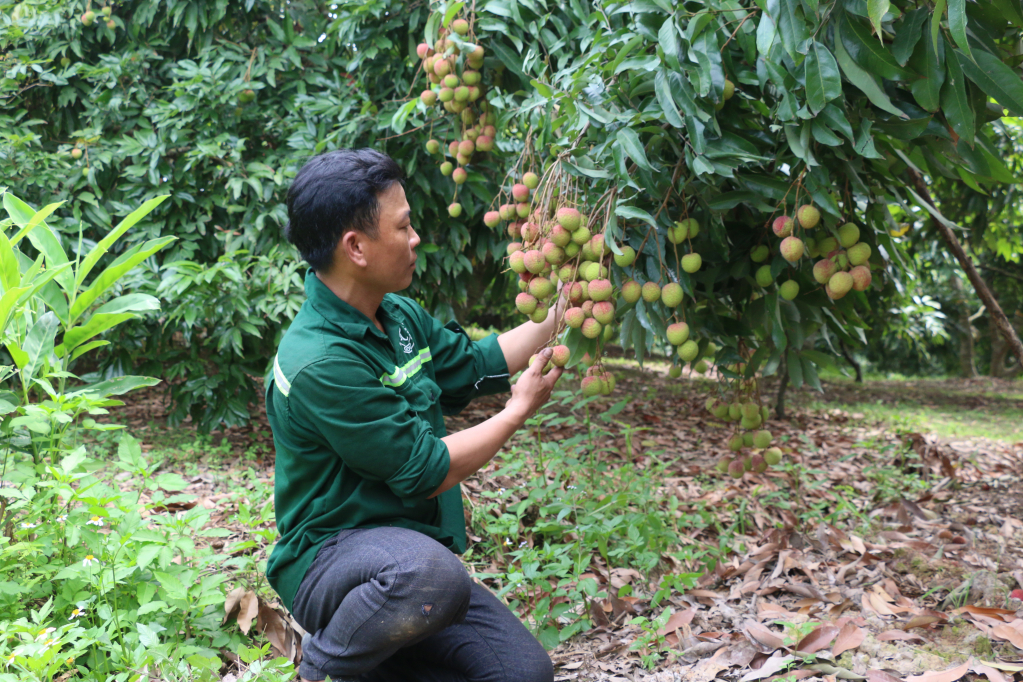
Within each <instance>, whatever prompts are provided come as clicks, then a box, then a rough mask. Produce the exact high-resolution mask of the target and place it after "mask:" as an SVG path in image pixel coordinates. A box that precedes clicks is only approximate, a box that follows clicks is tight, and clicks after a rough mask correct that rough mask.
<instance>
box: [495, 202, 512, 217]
mask: <svg viewBox="0 0 1023 682" xmlns="http://www.w3.org/2000/svg"><path fill="white" fill-rule="evenodd" d="M497 211H498V214H499V215H500V216H501V220H515V204H501V207H500V208H499V209H498V210H497Z"/></svg>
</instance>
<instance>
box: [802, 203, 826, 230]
mask: <svg viewBox="0 0 1023 682" xmlns="http://www.w3.org/2000/svg"><path fill="white" fill-rule="evenodd" d="M796 219H797V220H799V224H800V225H801V226H802V227H803V228H805V229H807V230H812V229H813V228H815V227H817V223H819V222H820V219H821V212H820V211H818V210H817V207H816V206H810V205H809V204H807V205H806V206H800V207H799V210H797V211H796Z"/></svg>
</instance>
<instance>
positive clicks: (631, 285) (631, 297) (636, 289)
mask: <svg viewBox="0 0 1023 682" xmlns="http://www.w3.org/2000/svg"><path fill="white" fill-rule="evenodd" d="M642 291H643V288H642V287H641V286H640V284H639V282H637V281H635V280H631V279H630V280H628V281H627V282H625V283H624V284H622V290H621V295H622V300H624V301H625V302H626V303H635V302H636V301H638V300H639V297H640V295H641V294H642Z"/></svg>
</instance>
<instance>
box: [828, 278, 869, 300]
mask: <svg viewBox="0 0 1023 682" xmlns="http://www.w3.org/2000/svg"><path fill="white" fill-rule="evenodd" d="M867 274H870V273H867ZM852 286H853V278H852V275H850V274H849V273H848V272H836V273H835V274H833V275H832V276H831V279H829V280H828V289H829V290H830V291H831V293H832V294H834V296H832V298H841V297H842V296H845V295H846V294H847V293H849V290H850V289H852Z"/></svg>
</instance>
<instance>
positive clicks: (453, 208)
mask: <svg viewBox="0 0 1023 682" xmlns="http://www.w3.org/2000/svg"><path fill="white" fill-rule="evenodd" d="M448 215H449V216H451V217H452V218H457V217H458V216H460V215H462V205H461V204H460V203H458V202H455V203H453V204H451V205H450V206H448Z"/></svg>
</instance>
